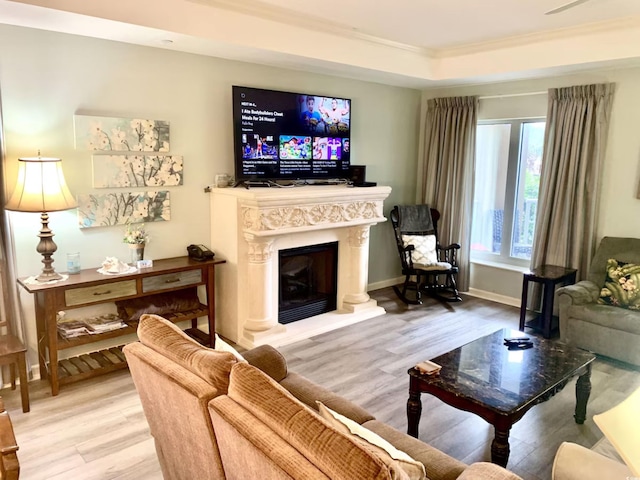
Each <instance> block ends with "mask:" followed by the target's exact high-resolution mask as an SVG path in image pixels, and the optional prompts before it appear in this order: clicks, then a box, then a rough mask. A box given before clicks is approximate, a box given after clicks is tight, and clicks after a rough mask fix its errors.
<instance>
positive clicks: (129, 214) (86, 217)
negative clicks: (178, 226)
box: [77, 190, 171, 228]
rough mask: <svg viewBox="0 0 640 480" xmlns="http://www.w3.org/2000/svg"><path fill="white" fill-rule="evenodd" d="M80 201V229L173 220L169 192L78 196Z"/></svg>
mask: <svg viewBox="0 0 640 480" xmlns="http://www.w3.org/2000/svg"><path fill="white" fill-rule="evenodd" d="M77 200H78V223H79V225H80V228H89V227H104V226H109V225H125V224H127V223H139V222H145V223H148V222H164V221H168V220H170V219H171V202H170V195H169V192H168V191H166V190H164V191H148V192H128V193H104V194H95V195H94V194H88V195H78V198H77Z"/></svg>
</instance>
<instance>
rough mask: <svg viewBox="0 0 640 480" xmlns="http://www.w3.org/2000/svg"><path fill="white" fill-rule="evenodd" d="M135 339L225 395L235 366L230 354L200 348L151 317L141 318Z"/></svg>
mask: <svg viewBox="0 0 640 480" xmlns="http://www.w3.org/2000/svg"><path fill="white" fill-rule="evenodd" d="M138 339H139V340H140V342H141V343H142V344H143V345H146V346H147V347H149V348H151V349H152V350H155V351H156V352H158V353H160V354H161V355H163V356H165V357H167V358H168V359H169V360H172V361H174V362H176V363H178V364H179V365H180V366H182V367H183V368H186V369H187V370H189V371H190V372H192V373H194V374H196V375H197V376H199V377H200V378H202V379H203V380H205V381H207V382H209V383H210V384H211V385H213V386H215V387H216V388H217V389H218V390H219V391H220V392H221V393H226V392H227V389H228V386H229V373H230V372H231V367H232V366H233V365H234V364H235V363H237V360H236V357H235V356H234V355H233V354H232V353H229V352H219V351H215V350H212V349H210V348H207V347H204V346H202V345H200V344H199V343H198V342H196V341H195V340H193V339H192V338H191V337H189V336H188V335H186V334H185V333H184V332H183V331H182V330H180V328H178V327H177V326H176V325H174V324H173V323H171V322H170V321H168V320H166V319H164V318H162V317H160V316H158V315H151V314H144V315H142V316H141V317H140V323H139V324H138Z"/></svg>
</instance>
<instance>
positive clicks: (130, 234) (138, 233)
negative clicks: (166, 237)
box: [122, 223, 149, 245]
mask: <svg viewBox="0 0 640 480" xmlns="http://www.w3.org/2000/svg"><path fill="white" fill-rule="evenodd" d="M122 241H123V242H124V243H128V244H130V245H140V244H144V243H148V242H149V234H148V233H147V232H146V230H145V229H144V223H142V224H139V225H131V224H127V229H126V230H125V232H124V238H123V239H122Z"/></svg>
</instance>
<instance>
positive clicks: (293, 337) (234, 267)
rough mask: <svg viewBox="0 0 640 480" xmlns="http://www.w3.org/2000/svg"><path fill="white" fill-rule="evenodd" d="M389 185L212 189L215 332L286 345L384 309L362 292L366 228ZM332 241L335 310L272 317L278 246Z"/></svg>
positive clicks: (250, 343) (377, 217)
mask: <svg viewBox="0 0 640 480" xmlns="http://www.w3.org/2000/svg"><path fill="white" fill-rule="evenodd" d="M390 193H391V188H390V187H385V186H380V187H368V188H353V187H347V186H345V185H331V186H329V185H323V186H302V187H293V188H250V189H245V188H214V189H212V191H211V197H210V201H211V247H212V249H213V250H214V251H215V252H216V257H218V256H219V257H220V258H224V259H225V260H226V261H227V263H226V264H225V265H224V266H223V267H222V268H220V269H219V272H216V276H217V278H216V293H217V296H216V312H217V313H216V330H217V331H218V333H220V334H221V335H222V336H224V337H227V338H229V339H230V340H232V341H233V342H235V343H237V344H238V345H240V346H242V347H245V348H253V347H255V346H257V345H262V344H266V343H268V344H271V345H273V346H276V347H277V346H281V345H286V344H288V343H292V342H296V341H298V340H302V339H304V338H309V337H311V336H313V335H317V334H320V333H323V332H327V331H330V330H334V329H336V328H340V327H342V326H346V325H350V324H353V323H356V322H360V321H362V320H367V319H369V318H373V317H376V316H378V315H382V314H384V313H385V311H384V309H383V308H382V307H380V306H378V305H377V303H376V301H375V300H373V299H371V298H369V295H368V294H367V292H366V289H367V283H368V263H369V230H370V228H371V226H373V225H375V224H377V223H380V222H384V221H386V218H385V217H384V216H383V213H382V212H383V202H384V200H385V199H386V198H387V197H388V196H389V194H390ZM331 242H337V243H338V252H337V257H338V262H337V285H336V291H337V293H336V299H335V300H336V309H335V310H333V311H330V312H327V313H323V314H320V315H315V316H313V317H309V318H305V319H302V320H298V321H295V322H292V323H287V324H282V323H279V322H278V314H279V312H278V300H279V293H280V292H279V288H278V285H279V255H278V252H279V251H280V250H287V249H294V248H299V247H304V246H311V245H318V244H325V243H331Z"/></svg>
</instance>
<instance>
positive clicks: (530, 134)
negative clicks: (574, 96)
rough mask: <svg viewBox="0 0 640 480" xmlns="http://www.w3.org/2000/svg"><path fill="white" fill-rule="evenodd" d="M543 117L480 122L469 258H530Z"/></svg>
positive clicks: (509, 260)
mask: <svg viewBox="0 0 640 480" xmlns="http://www.w3.org/2000/svg"><path fill="white" fill-rule="evenodd" d="M544 129H545V122H544V121H530V120H510V121H501V122H483V123H482V124H480V125H478V128H477V135H476V168H475V179H474V182H475V183H474V188H475V190H474V201H473V218H472V228H471V256H472V258H473V259H485V260H493V261H498V262H505V263H512V264H516V265H528V263H529V260H530V259H531V248H532V246H533V239H534V228H535V221H536V213H537V205H538V192H539V186H540V169H541V166H542V149H543V145H544Z"/></svg>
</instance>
